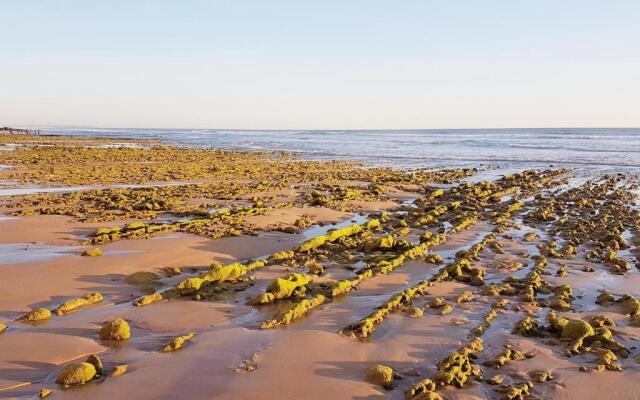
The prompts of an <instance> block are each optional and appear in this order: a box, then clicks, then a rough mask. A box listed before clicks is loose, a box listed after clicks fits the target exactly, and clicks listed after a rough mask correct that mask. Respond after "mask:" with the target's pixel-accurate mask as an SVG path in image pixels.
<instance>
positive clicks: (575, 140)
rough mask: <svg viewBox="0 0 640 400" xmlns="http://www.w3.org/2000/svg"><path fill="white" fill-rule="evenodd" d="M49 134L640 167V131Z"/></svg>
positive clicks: (312, 155) (496, 162) (442, 160)
mask: <svg viewBox="0 0 640 400" xmlns="http://www.w3.org/2000/svg"><path fill="white" fill-rule="evenodd" d="M39 129H40V131H41V132H42V133H47V134H60V135H74V136H90V137H95V136H101V137H112V138H124V137H130V138H138V139H157V140H161V141H164V142H166V143H169V144H173V145H179V146H196V147H215V148H224V149H239V150H269V151H287V152H292V153H297V154H299V155H300V156H301V157H302V158H304V159H315V160H334V159H336V160H353V161H362V162H364V163H366V164H367V165H371V166H393V167H399V168H429V167H434V168H441V167H477V166H481V165H484V166H490V167H497V168H518V169H521V168H528V167H547V166H549V165H554V166H557V167H579V169H583V170H584V169H587V170H588V169H594V168H595V169H599V170H606V171H610V172H616V171H620V172H624V171H629V170H633V171H634V172H637V171H638V170H639V169H640V128H545V129H537V128H526V129H426V130H357V131H356V130H351V131H339V130H295V131H294V130H289V131H285V130H282V131H276V130H223V129H127V128H122V129H98V128H95V129H94V128H44V129H43V128H39Z"/></svg>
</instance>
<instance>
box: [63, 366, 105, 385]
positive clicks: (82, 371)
mask: <svg viewBox="0 0 640 400" xmlns="http://www.w3.org/2000/svg"><path fill="white" fill-rule="evenodd" d="M94 376H96V368H95V367H94V366H93V365H92V364H89V363H88V362H83V363H73V364H69V365H67V366H66V367H64V369H63V370H62V371H61V372H60V374H59V375H58V379H57V380H56V383H58V384H60V385H65V386H69V385H84V384H85V383H87V382H89V381H90V380H91V379H93V377H94Z"/></svg>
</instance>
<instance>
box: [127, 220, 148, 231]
mask: <svg viewBox="0 0 640 400" xmlns="http://www.w3.org/2000/svg"><path fill="white" fill-rule="evenodd" d="M146 226H147V225H146V224H145V223H144V222H139V221H136V222H132V223H130V224H129V225H127V226H125V228H124V229H125V230H127V231H134V230H138V229H143V228H144V227H146Z"/></svg>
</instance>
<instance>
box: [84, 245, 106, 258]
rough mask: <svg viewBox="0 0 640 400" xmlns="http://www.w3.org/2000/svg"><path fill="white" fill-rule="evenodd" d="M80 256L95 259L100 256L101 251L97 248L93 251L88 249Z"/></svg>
mask: <svg viewBox="0 0 640 400" xmlns="http://www.w3.org/2000/svg"><path fill="white" fill-rule="evenodd" d="M82 255H83V256H86V257H97V256H101V255H102V250H100V249H99V248H97V247H94V248H93V249H89V250H87V251H85V252H84V253H82Z"/></svg>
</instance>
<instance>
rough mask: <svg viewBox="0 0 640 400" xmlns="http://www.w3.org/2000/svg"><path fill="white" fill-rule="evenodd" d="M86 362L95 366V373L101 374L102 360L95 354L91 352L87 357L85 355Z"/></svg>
mask: <svg viewBox="0 0 640 400" xmlns="http://www.w3.org/2000/svg"><path fill="white" fill-rule="evenodd" d="M86 362H88V363H89V364H91V365H93V366H94V367H95V369H96V375H102V360H101V359H100V357H99V356H98V355H97V354H91V355H90V356H89V357H87V360H86Z"/></svg>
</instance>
